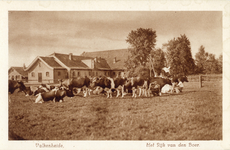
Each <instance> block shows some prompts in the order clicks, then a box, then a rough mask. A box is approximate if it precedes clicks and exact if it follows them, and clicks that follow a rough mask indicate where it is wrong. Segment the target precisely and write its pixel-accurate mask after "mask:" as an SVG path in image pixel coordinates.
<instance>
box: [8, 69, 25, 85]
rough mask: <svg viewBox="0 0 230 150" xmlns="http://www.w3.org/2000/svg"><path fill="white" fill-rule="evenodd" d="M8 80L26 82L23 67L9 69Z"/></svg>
mask: <svg viewBox="0 0 230 150" xmlns="http://www.w3.org/2000/svg"><path fill="white" fill-rule="evenodd" d="M8 75H9V76H8V78H9V80H18V81H24V82H27V80H28V73H27V72H26V71H24V69H23V67H10V69H9V70H8Z"/></svg>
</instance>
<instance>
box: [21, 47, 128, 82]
mask: <svg viewBox="0 0 230 150" xmlns="http://www.w3.org/2000/svg"><path fill="white" fill-rule="evenodd" d="M121 51H122V50H111V52H110V51H100V52H97V53H95V52H87V53H83V54H82V55H80V56H78V55H73V54H72V53H70V54H61V53H52V54H50V55H48V56H37V57H36V58H35V59H34V60H33V61H32V63H31V64H30V65H29V66H28V67H27V68H25V69H24V70H25V71H26V72H27V73H28V82H29V83H58V81H59V80H60V79H68V78H75V77H85V76H88V77H92V76H103V75H105V76H110V77H114V76H117V75H122V74H123V73H124V70H125V68H124V61H125V59H126V58H127V57H125V56H124V54H122V55H121V54H119V53H120V52H121ZM117 53H118V54H117ZM120 56H122V57H120Z"/></svg>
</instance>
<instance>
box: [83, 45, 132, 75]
mask: <svg viewBox="0 0 230 150" xmlns="http://www.w3.org/2000/svg"><path fill="white" fill-rule="evenodd" d="M129 55H130V53H129V51H128V49H116V50H105V51H94V52H83V53H82V54H81V56H86V57H89V56H90V57H95V58H103V59H105V60H106V62H107V63H108V65H109V66H110V69H111V76H117V75H121V76H123V75H124V73H125V70H126V67H125V61H126V60H127V58H128V56H129Z"/></svg>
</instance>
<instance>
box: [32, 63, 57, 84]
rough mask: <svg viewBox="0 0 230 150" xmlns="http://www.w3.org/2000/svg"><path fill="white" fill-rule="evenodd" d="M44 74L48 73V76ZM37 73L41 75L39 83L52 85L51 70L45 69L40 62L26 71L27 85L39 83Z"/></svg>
mask: <svg viewBox="0 0 230 150" xmlns="http://www.w3.org/2000/svg"><path fill="white" fill-rule="evenodd" d="M39 64H40V66H39ZM32 72H33V73H34V76H32ZM46 72H49V76H46ZM38 73H42V82H41V83H53V69H52V68H49V67H47V66H46V65H45V64H44V63H43V62H42V61H40V60H37V61H36V62H35V63H34V65H33V66H32V68H30V70H29V71H28V83H39V82H38Z"/></svg>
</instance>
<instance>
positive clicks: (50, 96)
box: [35, 89, 66, 103]
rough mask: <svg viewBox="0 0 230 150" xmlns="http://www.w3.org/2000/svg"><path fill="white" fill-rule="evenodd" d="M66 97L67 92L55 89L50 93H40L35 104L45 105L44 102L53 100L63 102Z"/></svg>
mask: <svg viewBox="0 0 230 150" xmlns="http://www.w3.org/2000/svg"><path fill="white" fill-rule="evenodd" d="M65 96H66V91H65V90H58V89H53V90H51V91H49V92H44V93H39V94H38V97H37V98H36V100H35V103H43V102H44V101H51V100H53V102H62V101H63V99H64V97H65Z"/></svg>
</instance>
